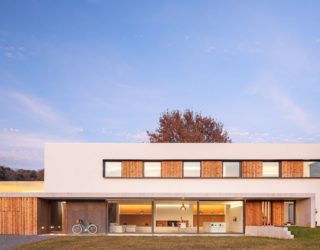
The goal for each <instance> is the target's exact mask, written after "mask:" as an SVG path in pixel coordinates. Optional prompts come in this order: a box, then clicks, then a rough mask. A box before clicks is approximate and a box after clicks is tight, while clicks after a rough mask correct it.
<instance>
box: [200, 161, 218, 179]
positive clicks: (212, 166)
mask: <svg viewBox="0 0 320 250" xmlns="http://www.w3.org/2000/svg"><path fill="white" fill-rule="evenodd" d="M201 177H222V161H202V162H201Z"/></svg>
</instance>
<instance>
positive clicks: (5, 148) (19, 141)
mask: <svg viewBox="0 0 320 250" xmlns="http://www.w3.org/2000/svg"><path fill="white" fill-rule="evenodd" d="M67 140H68V139H67V138H64V137H57V136H49V135H45V134H37V133H28V132H23V131H20V130H18V129H15V128H1V129H0V159H1V162H0V164H1V165H7V166H10V167H14V168H42V167H43V154H44V152H43V149H44V144H45V143H46V142H64V141H67Z"/></svg>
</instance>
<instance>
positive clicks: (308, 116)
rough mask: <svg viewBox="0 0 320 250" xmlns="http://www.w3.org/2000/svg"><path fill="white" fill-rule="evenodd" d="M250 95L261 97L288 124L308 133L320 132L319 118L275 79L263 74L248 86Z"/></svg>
mask: <svg viewBox="0 0 320 250" xmlns="http://www.w3.org/2000/svg"><path fill="white" fill-rule="evenodd" d="M249 93H250V94H251V95H258V96H261V97H263V98H264V99H265V100H266V101H267V102H269V103H270V105H269V106H270V108H272V109H273V111H274V112H276V113H279V114H280V115H281V117H282V118H283V120H285V121H286V122H288V124H291V125H294V126H296V127H298V128H299V129H302V130H303V132H305V133H308V134H317V133H320V120H319V118H318V117H317V116H315V115H314V114H312V113H311V112H309V111H307V110H306V109H304V108H303V107H302V106H301V104H299V102H297V100H295V99H294V98H293V97H292V96H291V95H290V94H289V93H288V91H287V90H286V89H285V88H283V87H281V84H280V83H278V82H277V80H275V79H273V78H270V77H268V76H264V78H263V79H259V80H257V82H256V83H255V84H253V85H250V87H249Z"/></svg>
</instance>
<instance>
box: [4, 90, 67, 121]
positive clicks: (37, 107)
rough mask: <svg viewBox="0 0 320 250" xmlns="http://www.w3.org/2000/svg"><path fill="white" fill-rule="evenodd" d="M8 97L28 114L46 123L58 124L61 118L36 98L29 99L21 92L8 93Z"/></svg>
mask: <svg viewBox="0 0 320 250" xmlns="http://www.w3.org/2000/svg"><path fill="white" fill-rule="evenodd" d="M7 94H8V96H9V97H11V98H13V99H14V100H15V101H17V102H18V103H19V104H20V105H21V106H22V107H24V109H25V110H26V111H28V112H32V114H34V115H35V116H37V117H38V118H40V119H42V120H43V121H47V122H58V121H61V120H62V117H61V116H60V115H59V114H58V113H57V112H56V111H55V110H54V109H53V108H51V107H50V106H49V105H47V104H46V103H44V102H43V101H41V100H40V99H38V98H36V97H31V96H29V95H26V94H24V93H21V92H16V91H13V92H8V93H7Z"/></svg>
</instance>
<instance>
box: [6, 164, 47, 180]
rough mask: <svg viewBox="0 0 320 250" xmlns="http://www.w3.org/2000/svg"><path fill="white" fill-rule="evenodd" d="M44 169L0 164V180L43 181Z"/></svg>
mask: <svg viewBox="0 0 320 250" xmlns="http://www.w3.org/2000/svg"><path fill="white" fill-rule="evenodd" d="M43 177H44V170H43V169H41V170H26V169H12V168H9V167H4V166H0V181H43Z"/></svg>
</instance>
